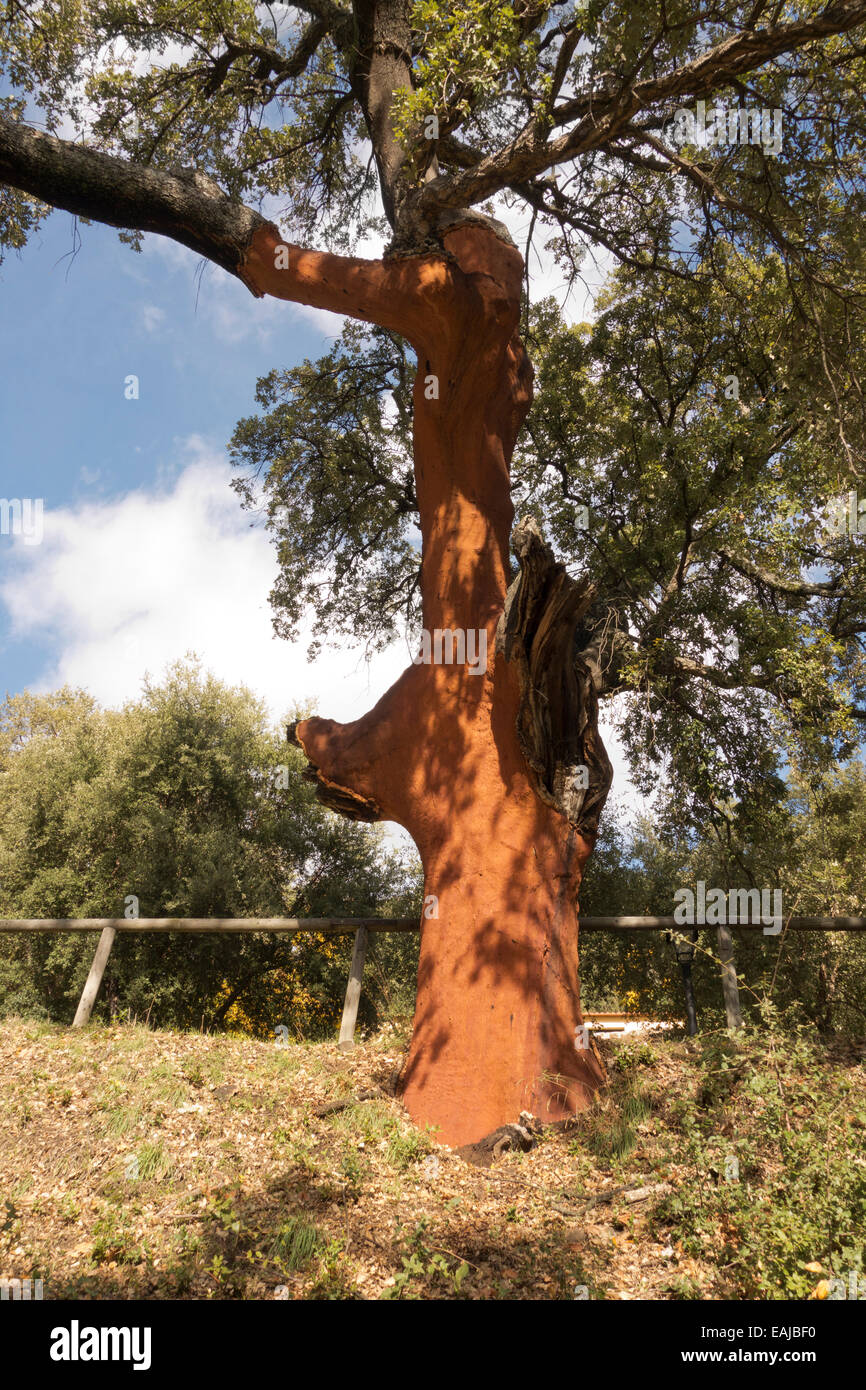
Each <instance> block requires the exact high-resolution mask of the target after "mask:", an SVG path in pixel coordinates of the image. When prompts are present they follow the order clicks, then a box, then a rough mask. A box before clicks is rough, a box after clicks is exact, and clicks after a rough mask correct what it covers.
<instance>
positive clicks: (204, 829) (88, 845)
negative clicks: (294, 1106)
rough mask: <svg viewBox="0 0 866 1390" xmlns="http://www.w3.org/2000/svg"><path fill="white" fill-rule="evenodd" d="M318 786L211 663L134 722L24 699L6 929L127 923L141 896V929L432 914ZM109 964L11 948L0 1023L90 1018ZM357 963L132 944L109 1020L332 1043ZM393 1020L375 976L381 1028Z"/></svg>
mask: <svg viewBox="0 0 866 1390" xmlns="http://www.w3.org/2000/svg"><path fill="white" fill-rule="evenodd" d="M303 770H304V760H303V758H302V757H301V755H300V753H299V752H298V750H297V749H287V748H286V745H285V742H284V740H283V739H282V738H281V736H280V734H279V732H278V731H277V730H275V729H273V728H272V727H271V726H270V721H269V720H268V718H267V715H266V712H265V709H264V707H263V705H262V703H261V702H260V701H259V700H257V699H255V697H254V696H253V695H252V694H251V693H250V692H249V691H248V690H245V689H244V688H242V687H239V688H237V689H233V688H231V687H229V686H226V685H224V684H222V683H221V682H220V681H217V680H216V679H215V678H214V677H212V676H208V675H205V674H203V673H202V672H201V670H200V669H199V667H198V666H197V664H196V663H194V662H189V661H187V662H179V663H177V664H176V665H175V666H174V667H173V668H172V669H171V670H170V671H169V672H168V674H167V675H166V677H165V679H164V680H163V681H162V682H160V683H158V684H157V683H153V682H151V681H149V680H146V681H145V685H144V691H143V695H142V698H141V700H139V701H131V702H129V703H128V704H127V705H126V706H125V707H124V708H123V709H122V710H120V711H114V710H102V709H100V708H98V706H97V705H96V704H95V702H94V701H93V700H92V699H91V698H90V697H89V696H88V695H86V694H84V693H83V692H75V691H71V690H62V691H58V692H56V693H55V694H52V695H44V696H34V695H30V694H26V693H25V694H23V695H16V696H12V697H11V698H8V699H7V700H6V702H5V704H4V705H3V707H2V711H0V781H2V786H3V798H2V805H0V915H2V916H4V917H116V916H122V915H123V912H124V901H125V899H126V897H127V895H128V894H134V895H135V896H136V897H137V898H138V900H139V913H140V915H141V916H142V917H163V916H166V917H256V916H264V917H284V916H289V917H293V916H301V917H317V916H321V917H328V916H353V915H355V916H366V915H369V914H373V915H376V916H392V915H395V916H406V915H411V914H412V912H413V911H414V910H418V909H419V896H420V891H419V890H420V883H419V882H417V874H416V872H415V871H414V868H413V866H412V865H407V864H405V863H404V862H403V859H402V858H401V857H400V856H399V855H397V854H396V853H395V852H394V851H388V850H386V849H385V847H384V846H383V844H382V841H381V838H380V832H377V831H376V829H375V828H371V827H367V826H358V825H351V824H349V823H347V822H344V821H341V820H339V819H337V818H336V817H335V816H333V815H332V814H331V813H330V812H329V811H327V810H325V809H324V808H323V807H322V806H321V805H320V804H319V803H318V802H317V801H316V799H315V795H314V792H313V790H312V788H311V787H310V785H309V783H308V782H307V781H305V779H304V777H303ZM391 949H392V950H394V949H395V948H393V947H392V948H391ZM396 949H397V952H398V958H399V955H400V947H399V946H398V947H397V948H396ZM411 951H412V946H411V943H407V944H404V945H403V948H402V954H403V955H406V954H407V953H408V954H409V955H411ZM92 955H93V941H92V939H91V938H82V937H74V936H68V935H67V936H63V935H61V936H57V937H54V936H49V935H47V934H46V935H43V934H31V933H28V934H27V935H26V936H24V935H21V936H14V935H12V936H7V935H5V934H4V935H3V937H2V938H0V962H2V965H0V985H2V989H0V996H2V997H0V1008H2V1009H3V1010H4V1011H5V1012H15V1011H28V1012H29V1011H32V1010H34V1009H36V1010H37V1011H41V1012H42V1013H43V1014H45V1015H47V1016H48V1017H50V1018H57V1019H68V1018H71V1016H72V1013H73V1012H74V1009H75V1004H76V1002H77V999H78V997H79V995H80V993H81V989H82V986H83V983H84V979H85V977H86V974H87V970H88V968H89V965H90V960H91V958H92ZM350 955H351V937H347V938H344V937H341V936H337V937H332V936H328V937H323V936H321V935H320V934H313V933H306V932H305V933H301V934H298V935H292V936H284V935H283V936H275V935H273V934H268V933H259V932H256V933H252V934H250V935H244V936H207V935H194V936H186V935H178V934H175V933H169V934H167V935H162V934H160V935H158V936H154V935H148V934H146V933H142V934H140V935H136V934H132V935H124V934H121V935H120V936H119V937H118V939H117V941H116V943H115V946H114V949H113V951H112V955H111V958H110V961H109V965H108V969H107V971H106V976H105V982H104V986H103V990H102V994H101V997H100V1001H99V1005H98V1007H99V1009H100V1010H101V1011H102V1013H103V1014H106V1015H111V1016H116V1015H117V1014H118V1013H123V1014H124V1015H129V1014H131V1015H135V1016H137V1017H138V1018H144V1017H148V1018H149V1019H150V1021H151V1022H152V1023H154V1024H158V1025H159V1026H161V1027H179V1028H191V1027H195V1028H198V1027H200V1026H202V1025H204V1026H205V1027H210V1028H220V1027H226V1026H229V1025H234V1026H238V1027H242V1028H243V1029H245V1030H246V1031H252V1032H255V1033H257V1034H258V1035H259V1036H271V1037H272V1036H273V1032H274V1028H275V1026H276V1025H277V1024H278V1023H285V1024H287V1025H288V1026H289V1028H290V1029H291V1030H292V1031H293V1032H294V1033H296V1034H298V1035H316V1036H329V1035H332V1030H333V1028H334V1025H335V1023H336V1022H337V1020H338V1019H339V1013H340V1009H341V1008H342V1002H343V996H344V994H345V988H346V978H347V974H348V964H349V958H350ZM395 963H398V962H395ZM382 1005H383V993H382V989H381V986H380V985H378V984H377V975H376V972H375V971H373V972H372V973H371V975H370V977H369V980H368V988H367V989H366V990H365V995H364V1009H365V1014H364V1016H363V1017H362V1021H365V1022H367V1023H371V1022H373V1021H375V1019H376V1017H377V1013H378V1011H379V1010H381V1008H382Z"/></svg>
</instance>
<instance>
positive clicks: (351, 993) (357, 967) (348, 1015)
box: [339, 927, 369, 1052]
mask: <svg viewBox="0 0 866 1390" xmlns="http://www.w3.org/2000/svg"><path fill="white" fill-rule="evenodd" d="M368 935H369V933H368V931H367V928H366V927H359V928H358V930H357V931H356V932H355V948H354V950H353V951H352V967H351V969H350V971H349V984H348V987H347V989H346V1002H345V1004H344V1005H343V1021H342V1023H341V1024H340V1042H339V1048H340V1051H341V1052H351V1050H352V1048H353V1047H354V1046H355V1024H356V1022H357V1020H358V1005H359V1003H360V1002H361V976H362V975H363V973H364V961H365V959H366V956H367V938H368Z"/></svg>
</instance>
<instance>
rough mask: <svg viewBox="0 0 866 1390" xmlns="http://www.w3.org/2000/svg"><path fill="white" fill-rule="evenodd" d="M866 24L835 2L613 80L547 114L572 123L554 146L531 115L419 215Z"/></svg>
mask: <svg viewBox="0 0 866 1390" xmlns="http://www.w3.org/2000/svg"><path fill="white" fill-rule="evenodd" d="M864 23H866V0H839V3H836V4H830V5H828V6H827V7H826V8H825V9H824V10H823V11H822V12H821V14H819V15H817V16H815V17H814V18H812V19H809V20H801V21H798V22H795V23H791V24H774V25H771V26H770V27H769V28H767V29H761V30H755V29H751V30H746V31H745V32H742V33H738V34H735V35H733V36H732V37H731V38H729V39H725V40H724V41H723V42H722V43H719V44H716V45H714V46H713V47H712V48H710V49H708V50H707V52H706V53H703V54H701V55H700V56H699V57H698V58H695V59H694V60H693V61H692V62H691V63H687V64H685V66H684V67H681V68H677V69H675V70H674V71H671V72H669V73H667V74H665V76H664V77H658V78H651V79H648V80H647V81H645V82H637V83H634V84H633V85H630V86H627V87H624V86H623V84H622V83H620V82H618V81H616V80H614V81H612V82H610V83H607V84H606V85H605V86H603V87H601V88H597V89H595V90H593V91H590V92H586V93H583V94H581V95H580V96H577V97H574V98H573V99H571V100H570V101H567V102H564V103H562V105H561V106H559V107H557V108H556V109H555V110H554V112H553V117H552V119H553V124H554V126H564V125H567V124H569V123H571V122H573V121H577V122H578V124H577V125H576V126H575V127H574V128H573V129H572V130H570V131H569V132H568V133H566V134H564V135H562V136H560V137H559V138H558V139H555V140H546V139H545V138H544V135H545V133H546V129H547V125H546V124H545V122H549V121H550V119H551V118H550V116H549V115H548V114H547V113H545V112H539V113H538V114H537V115H535V116H533V117H532V119H531V120H529V121H528V122H527V124H526V125H525V126H524V128H523V130H522V131H521V132H520V134H519V135H517V136H516V137H515V138H514V139H513V140H512V141H511V142H510V143H509V144H508V145H506V146H504V147H503V148H502V149H500V150H497V151H496V152H495V153H493V154H490V155H487V156H486V157H485V158H483V159H481V160H480V161H479V162H478V163H477V164H475V165H474V166H473V167H471V168H468V169H462V170H461V171H460V172H458V173H454V174H443V175H440V176H439V178H436V179H433V180H432V181H431V182H430V183H428V184H426V185H425V186H424V188H423V189H422V190H421V191H420V192H419V194H418V195H417V198H418V206H419V208H420V210H421V212H422V214H424V215H427V216H429V215H431V214H433V213H434V212H435V211H436V210H442V209H444V208H447V207H468V206H471V205H472V204H474V203H477V202H480V201H481V200H482V199H483V198H488V197H490V196H491V195H492V194H494V193H498V192H499V191H500V190H501V189H503V188H505V187H507V186H508V185H509V184H515V183H523V182H525V181H526V180H527V179H531V178H535V177H536V176H537V175H538V174H541V173H544V171H545V170H547V169H550V168H552V167H553V166H554V165H555V164H560V163H563V162H565V161H566V160H571V159H575V158H577V157H578V156H579V155H581V154H585V153H587V152H588V151H590V150H594V149H600V148H603V147H606V146H608V145H610V143H611V142H612V141H613V140H615V139H617V137H619V136H620V135H621V134H622V132H623V130H624V128H625V127H626V126H627V125H628V124H629V122H630V121H631V120H632V118H633V117H634V116H635V114H636V113H637V112H638V111H640V110H642V109H643V108H645V107H650V106H659V105H661V104H663V103H666V102H672V101H675V100H678V99H682V98H683V97H687V98H689V99H692V100H694V99H696V98H699V97H704V96H708V95H710V94H711V93H712V92H714V91H715V90H716V89H717V88H719V87H721V86H724V85H725V84H726V83H729V82H731V81H732V80H733V79H734V78H735V77H738V76H740V75H741V74H743V73H745V72H751V71H754V70H755V69H757V68H760V67H763V66H764V65H765V64H766V63H768V62H769V61H770V60H771V59H773V58H778V57H780V56H781V55H782V54H784V53H790V52H794V51H796V50H797V49H798V48H802V47H803V46H804V45H805V44H808V43H812V42H814V41H815V40H817V39H823V38H829V37H832V36H833V35H834V34H844V33H847V32H848V31H849V30H850V29H854V28H856V27H857V26H858V25H859V24H864Z"/></svg>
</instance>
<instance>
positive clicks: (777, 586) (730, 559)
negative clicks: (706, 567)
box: [715, 550, 842, 598]
mask: <svg viewBox="0 0 866 1390" xmlns="http://www.w3.org/2000/svg"><path fill="white" fill-rule="evenodd" d="M715 553H716V554H717V555H718V556H719V558H720V559H722V560H724V561H725V562H726V563H727V564H729V565H730V566H731V568H732V569H735V570H736V571H737V572H738V573H739V574H742V575H743V576H744V577H745V578H747V579H757V580H758V582H759V583H761V584H763V585H765V586H766V588H768V589H774V590H775V591H776V593H779V594H790V595H791V597H792V598H810V597H815V598H828V597H829V596H830V595H832V594H835V593H836V592H837V590H838V588H839V585H840V584H841V583H842V577H841V575H838V576H837V577H836V578H835V579H829V580H826V581H824V582H823V583H820V584H810V583H808V582H807V581H806V580H797V579H782V578H780V576H779V575H777V574H773V573H771V571H770V570H767V569H764V568H763V567H762V566H761V565H756V564H755V563H754V561H752V560H746V559H745V558H744V557H743V556H741V555H732V554H731V552H730V551H729V550H717V551H716V552H715Z"/></svg>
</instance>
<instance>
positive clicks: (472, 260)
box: [244, 219, 610, 1145]
mask: <svg viewBox="0 0 866 1390" xmlns="http://www.w3.org/2000/svg"><path fill="white" fill-rule="evenodd" d="M443 240H444V247H445V250H446V252H447V253H448V259H447V260H445V259H443V258H442V257H441V254H440V256H438V257H406V258H400V259H394V260H392V261H390V262H388V261H386V262H383V263H381V273H382V274H383V275H384V276H388V275H392V276H394V278H395V279H396V280H397V281H399V282H401V284H402V285H403V287H404V289H405V290H406V291H407V292H408V298H407V300H406V310H405V312H403V313H402V314H401V312H400V308H399V304H398V302H397V298H396V297H395V298H394V299H392V300H391V301H390V303H389V305H388V306H387V310H386V312H387V315H388V319H389V323H388V324H387V325H386V326H391V327H395V328H397V329H398V331H400V332H402V333H404V334H405V336H407V337H408V338H409V339H410V341H411V342H412V343H413V346H414V347H415V349H416V351H417V353H418V362H419V368H418V377H417V381H416V385H415V396H414V419H415V473H416V481H417V494H418V503H419V510H420V521H421V532H422V536H423V551H422V571H421V592H422V602H423V622H424V628H425V630H426V631H427V632H428V633H430V634H431V636H432V634H434V633H435V632H436V631H437V630H439V631H451V632H455V631H457V632H462V633H468V632H469V631H470V630H475V631H476V632H479V633H481V634H482V636H481V638H480V641H481V642H482V643H483V641H485V640H486V651H487V654H488V660H487V669H486V671H484V672H483V673H482V672H474V671H473V670H472V669H471V667H470V666H469V665H468V664H464V665H451V664H439V665H436V664H429V665H426V664H419V665H413V666H412V667H410V668H409V670H407V671H406V672H405V673H404V674H403V676H401V678H400V679H399V680H398V681H397V683H396V684H395V685H394V686H393V687H392V688H391V689H390V690H389V691H388V693H387V694H386V695H385V696H383V698H382V699H381V700H380V701H379V703H378V704H377V705H376V707H375V708H374V709H373V710H372V711H370V713H369V714H367V715H365V716H364V717H363V718H361V719H358V720H355V721H354V722H353V723H350V724H337V723H334V722H333V721H330V720H326V719H307V720H304V721H303V722H302V723H300V724H298V725H297V726H294V727H293V729H292V731H291V734H292V736H293V737H294V738H295V740H296V741H297V743H298V744H299V745H300V746H301V748H303V750H304V752H305V754H306V756H307V758H308V760H309V762H310V765H311V776H312V777H313V778H314V780H315V781H316V783H317V788H318V794H319V796H320V798H321V800H322V801H324V802H325V803H326V804H327V805H329V806H331V807H333V808H334V809H335V810H339V811H341V812H342V813H343V814H344V815H349V816H353V817H355V818H357V819H364V820H379V819H388V820H394V821H397V822H398V823H399V824H401V825H403V826H405V827H406V829H407V830H408V831H409V833H410V834H411V835H412V837H413V839H414V841H415V843H416V845H417V846H418V850H419V853H420V855H421V859H422V863H423V866H424V878H425V890H424V891H425V895H427V896H428V897H431V896H432V897H433V898H434V899H435V900H436V908H435V910H436V912H437V913H438V915H433V916H431V917H430V918H429V919H427V918H425V920H424V921H423V923H422V936H421V959H420V966H419V973H418V996H417V1005H416V1014H415V1026H414V1032H413V1037H412V1044H411V1050H410V1054H409V1058H408V1063H407V1066H406V1069H405V1072H404V1075H403V1078H402V1094H403V1098H404V1101H405V1103H406V1105H407V1107H408V1109H409V1111H410V1114H411V1115H412V1116H413V1118H414V1119H415V1121H416V1122H417V1123H419V1124H431V1125H435V1126H437V1127H438V1130H439V1137H440V1139H441V1140H443V1141H444V1142H446V1143H450V1144H454V1145H459V1144H464V1143H467V1142H472V1141H474V1140H477V1139H479V1138H480V1137H481V1136H482V1135H484V1134H485V1133H487V1132H488V1131H490V1130H492V1129H494V1128H496V1127H497V1126H498V1125H501V1124H504V1123H507V1122H508V1121H511V1120H514V1119H516V1118H517V1116H518V1115H519V1113H520V1111H521V1110H529V1111H531V1112H532V1113H534V1114H537V1115H539V1116H540V1117H542V1118H546V1119H554V1118H561V1117H563V1116H564V1115H567V1114H569V1113H571V1112H573V1111H574V1110H575V1109H579V1108H581V1107H582V1106H583V1105H585V1104H586V1102H587V1100H588V1098H589V1096H590V1095H591V1093H592V1091H593V1089H594V1088H595V1087H596V1086H597V1085H598V1083H599V1080H600V1079H601V1075H602V1073H601V1067H600V1064H599V1062H598V1059H597V1058H596V1056H595V1055H594V1053H593V1052H592V1050H591V1049H590V1048H588V1047H586V1046H583V1045H582V1043H583V1036H582V1032H581V1030H580V1028H579V1025H580V1023H581V1013H580V1002H579V984H578V952H577V926H578V916H577V892H578V888H579V885H580V879H581V874H582V870H583V866H584V864H585V862H586V859H587V857H588V855H589V853H590V850H591V848H592V843H593V840H594V836H595V831H596V828H597V824H598V814H599V812H600V809H601V806H602V805H603V802H604V797H605V795H606V792H607V789H608V786H609V783H610V764H609V762H608V760H607V756H606V754H605V752H604V748H603V746H602V744H601V741H600V739H599V737H598V730H597V706H596V696H595V689H594V686H593V682H592V678H591V674H590V670H589V667H588V666H587V665H585V664H584V663H582V662H581V660H580V658H579V657H578V656H577V653H576V644H575V632H576V629H577V626H578V624H579V621H580V618H581V616H582V614H583V613H584V612H585V611H586V609H587V608H588V607H589V604H590V603H591V601H592V599H593V598H594V591H593V590H592V588H591V586H589V585H588V584H578V583H575V582H574V581H572V580H570V579H569V578H568V576H567V575H566V574H565V572H564V569H563V567H562V566H558V565H556V564H555V562H554V560H553V557H552V555H551V554H550V552H549V550H548V549H547V547H546V546H545V545H544V544H543V542H542V541H541V539H540V536H539V535H538V533H537V531H536V530H535V529H534V528H533V526H532V525H525V526H523V527H522V528H519V530H518V532H517V533H516V535H515V543H516V548H517V550H518V555H519V559H520V573H519V574H518V576H517V578H516V579H515V581H514V583H513V584H512V585H511V587H510V588H509V579H510V566H509V537H510V532H511V525H512V521H513V508H512V504H511V497H510V490H509V463H510V459H511V454H512V450H513V447H514V443H515V439H516V436H517V432H518V430H519V428H520V426H521V424H522V421H523V419H524V417H525V414H526V411H527V410H528V408H529V404H530V401H531V368H530V366H529V363H528V359H527V357H526V353H525V351H524V349H523V347H522V344H521V342H520V340H519V337H518V334H517V326H518V316H519V301H520V286H521V275H522V261H521V258H520V256H519V254H518V252H517V251H516V250H515V249H514V247H513V246H511V245H510V244H508V243H507V242H506V241H505V240H504V239H503V238H502V237H500V236H499V235H498V234H497V232H496V231H495V230H493V229H492V228H491V226H490V225H489V224H488V223H486V222H482V221H480V220H477V219H466V220H461V221H460V222H459V223H458V224H457V225H455V226H453V227H452V228H451V230H449V231H447V232H446V233H445V235H444V239H443ZM254 246H255V243H254ZM272 250H273V247H269V248H268V250H267V252H265V250H264V248H263V247H258V248H256V253H255V254H256V255H257V256H258V264H259V266H261V264H262V263H263V262H265V263H266V264H269V263H270V261H271V255H270V252H271V251H272ZM304 259H305V257H304V253H299V261H298V270H299V271H300V272H301V273H303V266H304ZM311 270H312V267H311ZM244 273H245V274H250V273H251V271H250V269H249V268H248V269H246V270H245V272H244ZM257 273H258V275H259V276H260V277H261V278H262V280H263V279H264V278H265V277H264V276H263V275H262V271H261V269H258V270H257ZM371 274H372V272H371ZM267 280H268V283H267V286H266V287H267V288H268V289H270V290H271V292H275V291H274V290H273V289H272V288H271V287H272V284H273V283H274V275H273V273H271V272H270V271H268V275H267ZM260 282H261V281H260ZM413 282H414V283H413ZM277 283H278V281H277ZM410 286H411V289H410ZM332 288H333V287H332ZM359 291H360V292H361V293H362V294H364V295H366V296H367V297H368V299H369V303H370V317H377V313H378V314H379V315H381V314H382V310H383V307H384V306H380V305H375V306H374V304H373V300H374V299H375V297H376V296H375V291H374V290H373V289H372V288H371V286H370V285H369V284H360V285H356V286H352V285H351V284H347V285H346V287H345V292H346V311H347V312H349V313H352V312H354V313H356V314H357V313H358V309H359V307H362V306H359V304H358V298H359V293H358V292H359ZM353 301H354V303H353ZM365 316H366V315H365ZM378 321H380V322H383V321H384V320H383V318H382V317H378ZM481 650H482V651H483V650H484V647H483V645H482V646H481ZM446 653H447V647H446ZM446 659H447V658H446ZM480 664H481V663H478V665H480Z"/></svg>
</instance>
